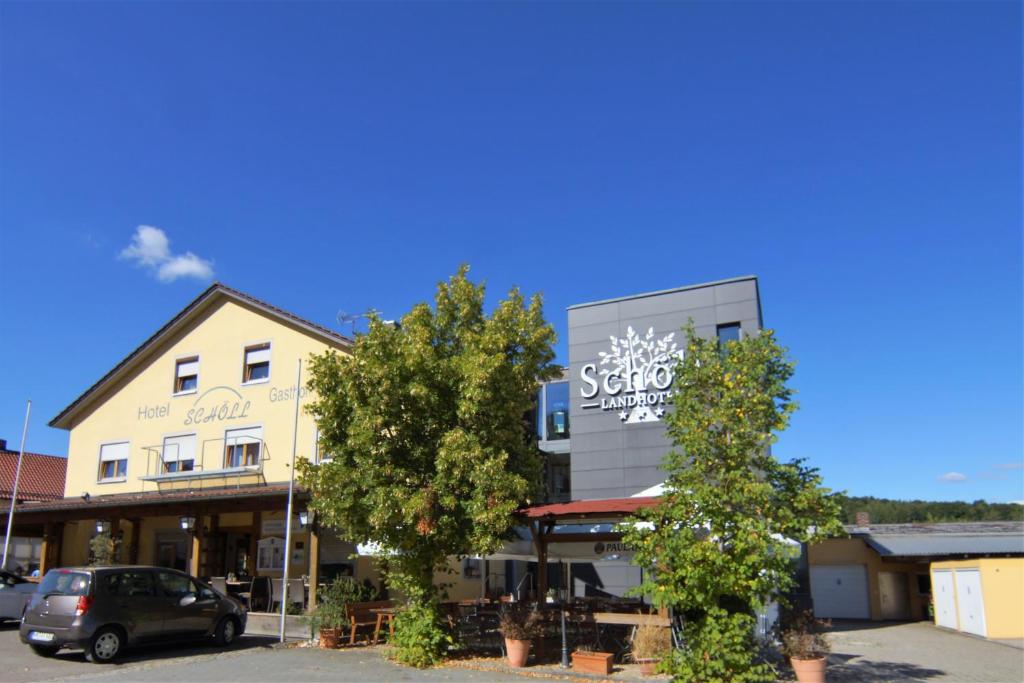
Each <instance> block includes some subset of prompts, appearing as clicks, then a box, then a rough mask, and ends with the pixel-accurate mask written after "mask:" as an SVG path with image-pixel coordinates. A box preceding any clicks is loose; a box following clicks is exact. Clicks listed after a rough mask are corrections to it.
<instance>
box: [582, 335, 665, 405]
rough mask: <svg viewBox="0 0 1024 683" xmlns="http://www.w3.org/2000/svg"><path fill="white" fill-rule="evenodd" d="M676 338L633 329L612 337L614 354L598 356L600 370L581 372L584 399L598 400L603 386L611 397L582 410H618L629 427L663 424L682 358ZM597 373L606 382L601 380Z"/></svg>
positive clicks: (591, 368) (591, 366) (590, 367)
mask: <svg viewBox="0 0 1024 683" xmlns="http://www.w3.org/2000/svg"><path fill="white" fill-rule="evenodd" d="M675 336H676V335H675V332H670V333H669V334H666V335H665V336H664V337H660V338H659V337H656V336H655V334H654V328H653V327H651V328H648V330H647V334H645V335H643V336H641V335H640V334H639V333H638V332H637V331H636V330H634V329H633V327H632V326H629V327H628V328H626V336H625V337H624V338H619V337H615V336H611V337H609V339H610V340H611V352H606V351H601V352H599V353H598V357H599V358H600V359H601V361H600V366H601V367H600V370H598V367H597V364H594V363H590V364H588V365H585V366H583V368H582V370H581V372H580V376H581V379H582V380H583V382H584V385H585V386H584V387H583V389H582V395H583V397H584V398H594V397H596V396H597V394H598V390H599V389H598V387H599V386H600V387H601V388H603V389H604V393H606V394H608V397H606V398H602V399H601V400H600V401H599V402H594V403H589V404H583V406H582V407H583V408H596V407H598V406H600V407H601V409H602V410H616V411H618V415H619V419H620V420H621V421H622V422H624V423H626V424H637V423H643V422H657V421H659V420H660V419H661V418H662V417H663V416H664V415H665V404H666V403H668V402H669V401H671V398H672V390H671V389H670V387H671V386H672V366H673V365H674V364H675V363H676V361H677V360H678V359H680V358H682V351H679V350H678V348H677V345H676V342H675V341H674V339H675ZM595 373H596V375H598V376H601V377H602V378H603V379H602V380H600V381H598V379H597V376H594V375H595Z"/></svg>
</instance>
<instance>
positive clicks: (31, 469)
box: [0, 449, 68, 500]
mask: <svg viewBox="0 0 1024 683" xmlns="http://www.w3.org/2000/svg"><path fill="white" fill-rule="evenodd" d="M67 466H68V460H67V458H63V457H61V456H59V455H44V454H42V453H25V457H24V459H23V460H22V461H21V476H20V477H18V500H58V499H60V498H63V497H64V475H65V474H66V472H67ZM17 469H18V452H17V451H9V450H6V449H5V450H0V498H2V499H6V500H10V498H11V496H12V495H13V494H14V475H15V472H16V470H17Z"/></svg>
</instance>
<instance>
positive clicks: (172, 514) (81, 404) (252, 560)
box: [15, 284, 370, 592]
mask: <svg viewBox="0 0 1024 683" xmlns="http://www.w3.org/2000/svg"><path fill="white" fill-rule="evenodd" d="M349 347H350V341H349V340H348V339H347V338H345V337H343V336H341V335H339V334H337V333H336V332H333V331H331V330H329V329H326V328H324V327H321V326H319V325H316V324H314V323H311V322H309V321H307V320H303V319H301V318H299V317H297V316H294V315H292V314H290V313H287V312H285V311H282V310H281V309H278V308H276V307H274V306H271V305H270V304H267V303H265V302H263V301H260V300H258V299H255V298H253V297H251V296H249V295H246V294H244V293H242V292H239V291H236V290H234V289H231V288H229V287H225V286H223V285H220V284H214V285H212V286H211V287H209V288H208V289H207V290H206V291H204V292H203V293H202V294H200V295H199V296H198V297H197V298H196V299H195V300H194V301H192V302H191V303H190V304H189V305H188V306H186V307H185V309H184V310H182V311H181V312H180V313H178V314H177V315H176V316H175V317H174V318H173V319H172V320H170V321H169V322H168V323H167V324H166V325H164V326H163V327H162V328H161V329H160V330H158V331H157V332H156V334H154V335H153V336H152V337H150V338H149V339H147V340H146V341H145V342H143V344H142V345H141V346H139V347H138V348H137V349H135V350H134V351H132V352H131V353H130V354H129V355H128V356H127V357H126V358H125V359H124V360H122V361H121V362H119V363H118V364H117V365H116V366H115V367H114V368H113V369H112V370H111V371H110V372H109V373H107V374H106V375H105V376H104V377H103V378H102V379H100V380H99V381H98V382H96V383H95V384H94V385H93V386H92V387H90V388H89V389H88V390H86V391H85V393H83V394H82V395H81V396H80V397H79V398H77V399H76V400H75V401H74V402H73V403H72V404H71V405H69V406H68V407H67V408H65V409H64V410H63V411H62V412H61V413H60V414H59V415H58V416H57V417H55V418H54V419H53V421H52V422H51V423H50V424H51V426H53V427H58V428H61V429H67V430H68V431H69V433H70V437H69V446H68V462H67V477H66V483H65V491H64V495H65V498H64V499H63V500H59V501H51V502H47V503H39V504H27V505H24V506H21V507H20V508H19V511H18V512H17V514H16V516H15V522H16V526H17V528H18V529H19V530H21V531H23V532H24V533H26V534H29V535H32V534H33V533H35V534H40V535H42V536H43V538H44V550H43V562H42V564H43V566H42V570H43V571H45V570H46V568H47V567H48V566H50V567H52V566H57V565H77V564H84V563H86V562H87V561H88V559H89V554H90V547H89V542H90V540H91V539H92V538H93V537H94V536H95V535H96V533H97V529H98V528H107V527H109V528H110V529H111V531H112V533H113V534H114V536H115V537H117V538H119V539H121V546H120V549H119V558H118V559H120V560H121V561H123V562H131V563H141V564H154V565H160V566H168V567H177V568H180V569H186V570H189V571H190V573H192V574H194V575H197V576H203V577H210V576H216V577H229V576H232V575H233V576H235V577H243V576H266V577H280V576H281V574H282V571H283V563H284V558H285V552H286V551H285V548H284V538H285V510H286V501H287V490H288V481H289V478H290V476H291V463H292V455H293V438H294V442H295V449H296V450H295V452H296V453H297V454H298V455H299V456H305V457H308V458H311V459H315V458H317V434H316V426H315V424H314V421H313V418H312V417H311V416H310V415H308V414H307V413H306V412H305V411H304V410H301V406H300V410H299V414H298V429H297V432H296V431H295V428H294V425H295V414H296V398H297V396H298V398H299V401H300V403H301V404H302V405H304V404H305V402H306V401H307V400H308V398H309V397H308V396H307V390H306V389H304V388H303V387H302V385H303V384H304V383H305V378H306V376H307V373H306V372H305V368H306V362H307V360H308V359H309V357H310V355H311V354H318V353H322V352H323V351H325V350H327V349H334V350H336V351H339V352H342V353H345V352H347V350H348V349H349ZM300 360H301V361H302V362H303V370H304V372H303V377H302V379H301V380H300V379H299V378H298V377H297V370H298V366H299V361H300ZM303 506H304V502H303V499H302V497H301V496H299V498H298V506H297V508H296V516H295V518H294V519H293V527H292V529H293V535H292V547H291V548H289V549H288V550H287V552H288V553H290V555H289V558H290V562H289V564H290V571H289V576H290V577H293V578H295V577H302V576H309V577H310V579H311V580H310V581H308V583H309V584H310V585H311V587H312V591H313V592H315V590H316V584H317V577H318V575H319V578H321V579H323V578H325V577H324V576H323V575H322V574H321V572H320V569H321V565H322V566H323V569H324V570H325V573H327V574H328V575H329V574H331V573H345V574H347V573H349V572H351V573H353V574H358V575H360V576H369V575H370V569H369V563H368V561H366V562H365V564H364V566H358V563H356V562H354V561H353V560H351V555H352V553H353V552H354V550H355V549H354V548H353V547H352V546H351V545H349V544H345V543H341V542H340V541H338V540H337V539H336V538H335V537H334V536H333V535H331V534H324V535H323V539H322V540H323V543H321V538H319V537H318V534H316V533H314V530H313V528H312V527H300V525H299V520H298V514H297V513H298V511H300V510H302V509H303ZM192 519H194V522H191V520H192ZM190 522H191V523H190ZM188 526H191V527H192V528H191V529H187V528H183V527H188ZM318 560H319V562H318ZM239 583H241V582H239Z"/></svg>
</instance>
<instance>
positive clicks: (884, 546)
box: [808, 521, 1024, 637]
mask: <svg viewBox="0 0 1024 683" xmlns="http://www.w3.org/2000/svg"><path fill="white" fill-rule="evenodd" d="M847 531H848V532H849V534H850V537H849V538H833V539H828V540H825V541H823V542H821V543H816V544H814V545H812V546H810V547H809V548H808V564H809V568H810V590H811V597H812V599H813V602H814V612H815V614H816V615H817V616H819V617H823V618H833V619H870V620H873V621H883V620H930V619H931V615H930V612H932V611H933V610H932V604H933V601H934V612H935V613H936V619H938V611H939V608H940V598H941V595H942V590H946V592H947V594H948V591H949V590H950V588H949V587H946V586H945V584H943V585H936V583H935V577H936V573H935V572H936V570H935V568H936V567H937V566H941V565H944V564H947V562H946V561H948V560H954V559H960V560H962V559H963V558H970V557H973V558H983V559H973V560H970V562H973V564H972V565H971V566H972V567H974V569H975V570H977V568H978V567H979V566H980V565H984V566H988V567H999V568H1000V570H999V572H994V573H993V574H992V576H995V574H997V573H998V574H999V576H998V580H997V579H991V586H992V588H991V590H989V591H988V594H991V598H992V599H993V600H996V601H997V602H1002V603H1004V604H1005V603H1007V602H1009V604H1012V605H1014V609H1016V610H1017V614H1018V616H1020V615H1024V611H1022V609H1021V605H1022V604H1024V600H1022V599H1020V598H1021V595H1022V594H1024V586H1018V587H1017V588H1016V589H1013V588H1011V587H1010V584H1011V583H1012V582H1013V581H1014V580H1016V581H1017V582H1018V583H1020V582H1021V580H1022V575H1021V570H1020V567H1021V566H1022V565H1021V563H1024V559H1022V556H1024V523H1021V522H966V523H920V524H870V522H867V521H865V522H864V523H863V524H862V525H861V526H851V527H848V528H847ZM984 558H992V559H984ZM996 558H1006V559H996ZM979 563H980V564H979ZM992 563H994V564H992ZM1001 563H1009V564H1005V565H1004V564H1001ZM1011 567H1017V569H1016V570H1013V571H1016V572H1017V573H1016V574H1013V573H1012V571H1011V570H1010V568H1011ZM975 573H976V572H975ZM947 574H948V572H947ZM947 574H941V575H940V578H943V579H945V578H947ZM1008 576H1009V577H1010V578H1007V577H1008ZM1013 577H1016V578H1013ZM949 578H951V577H949ZM972 578H974V575H968V574H964V579H965V580H969V579H972ZM996 596H998V597H996ZM988 600H989V597H986V602H985V604H986V605H987V604H988ZM1021 618H1022V619H1024V616H1022V617H1021ZM1000 623H1003V622H1002V620H1000ZM942 625H948V624H942ZM952 628H957V626H955V625H953V626H952ZM961 630H963V629H961ZM979 635H983V634H981V633H979ZM990 637H1004V636H990ZM1006 637H1010V636H1006ZM1017 637H1020V636H1017Z"/></svg>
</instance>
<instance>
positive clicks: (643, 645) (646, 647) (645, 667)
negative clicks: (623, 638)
mask: <svg viewBox="0 0 1024 683" xmlns="http://www.w3.org/2000/svg"><path fill="white" fill-rule="evenodd" d="M671 649H672V634H671V633H670V632H669V629H667V628H665V627H664V626H652V625H650V624H644V625H642V626H638V627H637V629H636V632H635V633H634V634H633V639H632V640H631V641H630V644H629V656H630V658H631V659H632V660H633V661H634V662H635V663H637V664H639V665H640V675H642V676H653V675H654V670H655V668H657V666H658V662H660V661H661V660H662V659H664V658H665V657H666V656H667V655H668V653H669V651H670V650H671Z"/></svg>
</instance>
